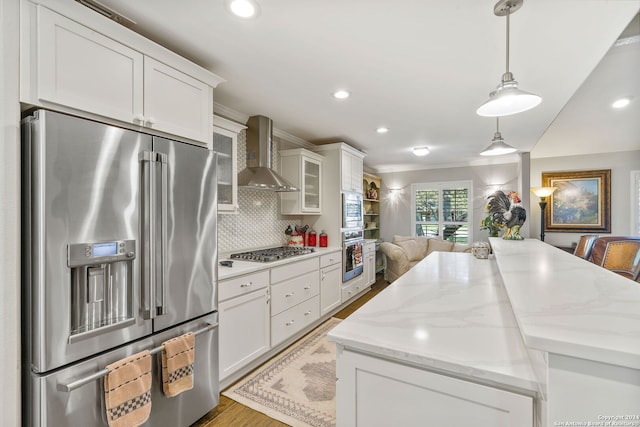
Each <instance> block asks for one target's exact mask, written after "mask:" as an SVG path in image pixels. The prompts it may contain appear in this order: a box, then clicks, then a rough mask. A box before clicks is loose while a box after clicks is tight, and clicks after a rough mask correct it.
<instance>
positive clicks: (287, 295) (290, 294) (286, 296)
mask: <svg viewBox="0 0 640 427" xmlns="http://www.w3.org/2000/svg"><path fill="white" fill-rule="evenodd" d="M293 294H294V293H293V292H291V293H288V294H286V295H285V296H284V297H285V298H289V297H292V296H293Z"/></svg>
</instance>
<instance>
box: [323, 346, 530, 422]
mask: <svg viewBox="0 0 640 427" xmlns="http://www.w3.org/2000/svg"><path fill="white" fill-rule="evenodd" d="M336 369H337V377H338V380H337V395H336V405H337V406H336V417H337V427H347V426H349V427H354V426H360V427H378V426H379V427H387V426H403V427H411V426H416V427H418V426H420V427H422V426H438V427H454V426H455V427H459V426H475V427H513V426H518V427H532V426H533V419H534V415H533V398H532V397H530V396H526V395H522V394H518V393H513V392H510V391H505V390H501V389H497V388H494V387H489V386H485V385H480V384H476V383H472V382H469V381H465V380H462V379H458V378H453V377H449V376H447V375H442V374H436V373H434V372H431V371H428V370H424V369H419V368H416V367H411V366H406V365H402V364H399V363H394V362H391V361H388V360H384V359H380V358H377V357H371V356H365V355H362V354H359V353H354V352H351V351H349V350H348V349H343V348H341V347H339V348H338V358H337V365H336Z"/></svg>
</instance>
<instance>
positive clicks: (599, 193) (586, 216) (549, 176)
mask: <svg viewBox="0 0 640 427" xmlns="http://www.w3.org/2000/svg"><path fill="white" fill-rule="evenodd" d="M542 185H543V186H544V187H557V188H558V189H557V190H556V191H555V192H554V193H553V194H552V195H551V197H550V200H549V203H547V208H546V212H545V230H546V231H550V232H565V233H596V232H597V233H611V169H602V170H588V171H572V172H545V173H543V174H542Z"/></svg>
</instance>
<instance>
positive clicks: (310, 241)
mask: <svg viewBox="0 0 640 427" xmlns="http://www.w3.org/2000/svg"><path fill="white" fill-rule="evenodd" d="M315 245H316V230H314V229H313V228H312V229H311V230H310V231H309V235H308V236H307V246H315Z"/></svg>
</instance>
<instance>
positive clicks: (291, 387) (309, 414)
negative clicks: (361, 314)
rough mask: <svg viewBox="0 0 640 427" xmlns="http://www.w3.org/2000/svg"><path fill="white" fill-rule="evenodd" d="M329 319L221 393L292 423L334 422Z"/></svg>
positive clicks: (299, 426) (324, 425) (301, 426)
mask: <svg viewBox="0 0 640 427" xmlns="http://www.w3.org/2000/svg"><path fill="white" fill-rule="evenodd" d="M338 323H340V319H336V318H331V319H329V320H327V321H326V322H324V323H323V324H322V325H320V326H318V327H317V328H316V329H314V330H313V331H311V332H310V333H309V334H307V335H306V336H304V337H303V338H301V339H300V340H299V341H297V342H296V343H294V344H293V345H292V346H291V347H289V348H287V349H286V350H284V351H283V352H282V353H280V354H278V355H277V356H275V357H274V358H272V359H271V360H269V361H268V362H266V363H265V364H264V365H262V366H261V367H259V368H258V369H256V370H255V371H254V372H252V373H251V374H249V375H248V376H246V377H245V378H243V379H242V380H240V381H239V382H238V383H236V384H235V385H234V386H232V387H230V388H229V389H227V390H226V391H224V392H223V393H222V394H224V395H225V396H227V397H228V398H230V399H233V400H235V401H237V402H239V403H242V404H243V405H246V406H248V407H250V408H251V409H254V410H256V411H259V412H262V413H263V414H266V415H268V416H269V417H271V418H274V419H276V420H278V421H282V422H283V423H286V424H289V425H291V426H294V427H307V426H313V427H330V426H335V425H336V402H335V397H336V350H335V344H334V343H332V342H329V341H327V332H329V331H330V330H331V329H333V328H334V327H335V326H336V325H337V324H338Z"/></svg>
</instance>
